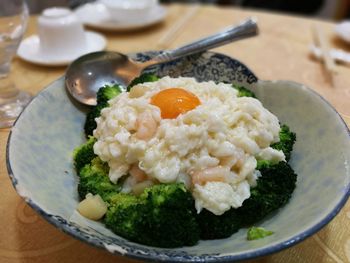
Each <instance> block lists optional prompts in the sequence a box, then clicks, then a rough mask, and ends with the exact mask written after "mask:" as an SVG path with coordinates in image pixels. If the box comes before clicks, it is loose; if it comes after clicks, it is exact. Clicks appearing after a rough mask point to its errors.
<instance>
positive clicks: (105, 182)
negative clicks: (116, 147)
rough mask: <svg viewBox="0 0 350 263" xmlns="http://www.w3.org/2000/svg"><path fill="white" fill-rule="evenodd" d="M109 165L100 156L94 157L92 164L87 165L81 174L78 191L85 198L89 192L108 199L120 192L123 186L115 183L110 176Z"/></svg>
mask: <svg viewBox="0 0 350 263" xmlns="http://www.w3.org/2000/svg"><path fill="white" fill-rule="evenodd" d="M108 172H109V167H108V164H107V163H104V162H102V161H101V159H100V158H99V157H96V158H94V159H93V160H92V161H91V163H90V164H87V165H85V166H84V167H83V168H82V169H81V171H80V172H79V173H78V175H79V184H78V193H79V196H80V198H81V199H84V198H85V196H86V195H87V194H88V193H91V194H93V195H96V194H98V195H100V196H101V197H102V199H103V200H104V201H108V200H109V198H110V196H111V195H114V194H116V193H119V191H120V189H121V187H120V185H118V184H114V183H112V182H111V181H110V180H109V177H108Z"/></svg>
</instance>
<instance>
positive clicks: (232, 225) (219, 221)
mask: <svg viewBox="0 0 350 263" xmlns="http://www.w3.org/2000/svg"><path fill="white" fill-rule="evenodd" d="M197 221H198V224H199V227H200V238H201V239H219V238H227V237H229V236H231V235H232V234H233V233H235V232H237V231H238V230H239V229H240V228H241V224H242V223H241V217H240V216H239V215H238V214H237V209H233V208H232V209H230V210H229V211H227V212H225V213H224V214H222V215H220V216H217V215H214V214H213V213H212V212H210V211H208V210H206V209H203V210H202V211H201V212H200V213H199V214H198V216H197Z"/></svg>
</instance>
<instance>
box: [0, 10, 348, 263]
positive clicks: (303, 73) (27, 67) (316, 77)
mask: <svg viewBox="0 0 350 263" xmlns="http://www.w3.org/2000/svg"><path fill="white" fill-rule="evenodd" d="M187 8H188V7H187V6H183V5H172V6H169V14H168V16H167V18H166V20H165V21H164V23H162V24H159V25H156V26H153V27H151V28H149V29H147V30H141V31H138V32H133V33H111V32H109V33H108V32H104V34H105V35H106V37H107V38H108V47H107V48H108V49H109V50H118V51H121V52H125V53H128V52H135V51H142V50H151V49H159V45H158V39H160V38H161V37H162V36H163V35H164V34H165V33H166V32H167V30H169V29H170V28H171V26H172V24H173V23H174V22H175V21H177V19H179V18H180V17H181V14H183V12H185V10H186V9H187ZM252 15H253V16H256V17H257V18H258V21H259V26H260V29H261V34H260V36H259V37H256V38H253V39H250V40H245V41H242V42H237V43H235V44H231V45H227V46H225V47H222V48H219V49H217V51H218V52H222V53H225V54H228V55H230V56H232V57H234V58H237V59H238V60H240V61H242V62H243V63H245V64H246V65H248V66H249V67H250V68H251V70H252V71H253V72H255V73H256V74H257V76H258V77H259V78H261V79H288V80H294V81H297V82H301V83H303V84H306V85H308V86H309V87H312V88H313V89H315V90H316V91H317V92H318V93H320V94H321V95H323V96H324V97H325V98H326V99H327V100H328V101H329V102H330V103H331V104H332V105H333V106H335V108H336V109H337V110H338V111H339V112H340V113H341V115H342V117H343V118H344V119H345V121H346V122H347V124H348V125H349V124H350V103H349V101H350V68H347V67H344V66H337V70H338V74H336V75H335V76H334V81H333V84H331V83H330V82H329V80H328V79H327V77H326V74H325V72H324V69H323V66H322V64H321V63H320V62H318V61H316V60H314V59H312V58H311V57H310V54H309V50H308V48H309V45H310V44H311V43H312V34H311V27H312V25H314V24H318V25H320V26H321V28H322V29H323V30H324V31H325V33H326V37H327V40H329V43H330V45H331V46H333V47H339V48H344V49H346V50H347V51H350V45H349V46H346V44H344V43H342V42H341V41H340V40H338V39H337V38H336V36H335V35H334V33H333V27H334V24H333V23H330V22H321V21H317V20H309V19H305V18H300V17H293V16H286V15H277V14H271V13H263V12H255V11H249V10H241V9H233V8H232V9H231V8H225V9H223V8H219V7H213V6H201V7H200V8H199V10H198V12H197V13H196V15H195V16H194V17H193V18H192V19H191V20H190V21H189V22H188V23H187V25H186V27H185V28H184V29H183V30H182V31H181V33H180V34H178V35H177V37H176V38H175V39H174V40H173V41H172V43H171V44H170V45H169V46H168V48H172V47H176V46H179V45H181V44H184V43H186V42H188V41H190V40H193V39H196V38H199V37H202V36H205V35H208V34H211V33H214V32H216V31H218V30H220V29H221V28H223V27H226V26H228V25H230V24H233V23H236V22H238V21H239V20H242V19H244V18H246V17H248V16H252ZM35 32H36V18H31V21H30V24H29V28H28V32H27V33H28V35H30V34H33V33H35ZM64 70H65V68H45V67H39V66H35V65H31V64H28V63H25V62H23V61H21V60H20V59H18V58H16V59H15V60H14V63H13V75H14V77H15V79H16V83H17V85H18V86H19V87H21V88H22V89H24V90H27V91H29V92H31V93H33V94H36V93H38V92H39V91H40V90H41V89H43V88H44V87H45V86H47V85H48V84H49V83H50V82H52V81H53V80H55V79H56V78H58V77H59V76H61V75H62V74H63V73H64ZM8 133H9V130H0V145H1V148H0V153H1V154H0V169H1V170H0V189H1V190H0V193H1V197H0V215H1V216H0V262H6V263H13V262H65V263H69V262H74V263H76V262H104V263H108V262H124V263H126V262H135V261H134V260H129V259H126V258H121V257H118V256H114V255H111V254H109V253H107V252H105V251H103V250H100V249H96V248H93V247H90V246H89V245H87V244H85V243H82V242H80V241H77V240H75V239H73V238H71V237H70V236H67V235H66V234H64V233H62V232H60V231H58V230H57V229H56V228H55V227H53V226H52V225H50V224H49V223H47V222H46V221H45V220H44V219H42V218H41V217H40V216H38V215H37V214H36V213H35V212H34V211H33V210H32V209H31V208H30V207H29V206H27V205H26V204H25V202H24V201H23V200H22V199H21V198H20V197H19V196H18V195H17V194H16V192H15V190H14V188H13V187H12V185H11V182H10V180H9V178H8V175H7V171H6V168H5V167H6V166H5V147H6V141H7V137H8ZM251 262H284V263H287V262H350V201H348V202H347V204H346V205H345V207H344V208H343V209H342V210H341V212H340V213H339V214H338V215H337V216H336V217H335V219H334V220H333V221H332V222H331V223H330V224H328V225H327V226H326V227H325V228H323V229H322V230H321V231H319V232H318V233H317V234H315V235H313V236H312V237H310V238H308V239H307V240H305V241H304V242H302V243H300V244H298V245H296V246H294V247H292V248H289V249H287V250H284V251H282V252H279V253H277V254H274V255H270V256H267V257H265V258H262V259H258V260H254V261H251Z"/></svg>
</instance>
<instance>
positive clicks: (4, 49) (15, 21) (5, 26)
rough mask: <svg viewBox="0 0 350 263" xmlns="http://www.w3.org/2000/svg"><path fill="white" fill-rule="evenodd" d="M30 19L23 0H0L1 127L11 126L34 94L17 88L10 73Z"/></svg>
mask: <svg viewBox="0 0 350 263" xmlns="http://www.w3.org/2000/svg"><path fill="white" fill-rule="evenodd" d="M27 21H28V7H27V5H26V3H25V1H24V0H0V128H6V127H10V126H12V124H13V122H14V121H15V120H16V118H17V117H18V115H19V114H20V113H21V112H22V110H23V108H24V107H25V106H26V105H27V104H28V102H29V101H30V100H31V96H30V95H29V94H28V93H27V92H24V91H21V90H18V89H17V88H16V86H15V84H14V82H13V80H12V79H11V76H10V66H11V61H12V59H13V57H14V55H15V54H16V51H17V48H18V45H19V43H20V42H21V40H22V37H23V34H24V32H25V30H26V26H27Z"/></svg>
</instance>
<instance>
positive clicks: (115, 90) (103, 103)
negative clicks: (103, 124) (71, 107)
mask: <svg viewBox="0 0 350 263" xmlns="http://www.w3.org/2000/svg"><path fill="white" fill-rule="evenodd" d="M120 93H121V89H120V87H119V86H118V85H114V86H107V85H106V86H104V87H102V88H100V89H99V90H98V92H97V105H96V106H93V107H92V108H91V110H90V111H89V112H88V113H87V115H86V120H85V124H84V131H85V135H86V137H89V136H92V135H93V131H94V130H95V129H96V127H97V124H96V121H95V119H96V118H98V117H100V116H101V110H102V109H103V108H105V107H107V106H108V101H109V100H110V99H113V98H114V97H116V96H118V95H119V94H120Z"/></svg>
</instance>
